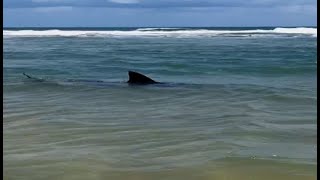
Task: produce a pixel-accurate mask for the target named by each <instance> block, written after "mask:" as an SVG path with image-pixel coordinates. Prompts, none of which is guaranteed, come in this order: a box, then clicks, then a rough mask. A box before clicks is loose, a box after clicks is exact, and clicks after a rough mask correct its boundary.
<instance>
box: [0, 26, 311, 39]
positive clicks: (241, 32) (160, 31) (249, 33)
mask: <svg viewBox="0 0 320 180" xmlns="http://www.w3.org/2000/svg"><path fill="white" fill-rule="evenodd" d="M299 35H300V36H301V35H302V36H310V37H317V28H310V27H295V28H282V27H276V28H274V29H263V28H261V29H236V30H234V29H230V30H229V29H212V28H208V29H206V28H204V29H200V28H199V29H195V28H137V29H133V30H74V29H73V30H69V29H49V30H48V29H47V30H39V29H29V30H25V29H24V30H21V29H15V30H12V29H10V30H3V37H50V36H62V37H99V36H102V37H108V36H111V37H121V36H151V37H163V36H165V37H167V36H168V37H199V36H200V37H202V36H205V37H216V36H227V37H228V36H231V37H233V36H237V37H265V36H268V37H269V36H289V37H295V36H299Z"/></svg>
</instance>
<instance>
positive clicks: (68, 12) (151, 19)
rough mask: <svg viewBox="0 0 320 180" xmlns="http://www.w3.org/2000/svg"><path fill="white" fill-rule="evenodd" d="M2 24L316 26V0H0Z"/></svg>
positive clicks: (57, 25) (77, 25) (56, 25)
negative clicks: (1, 2)
mask: <svg viewBox="0 0 320 180" xmlns="http://www.w3.org/2000/svg"><path fill="white" fill-rule="evenodd" d="M3 4H4V13H3V14H4V27H22V26H23V27H26V26H29V27H30V26H31V27H38V26H39V27H44V26H46V27H64V26H66V27H79V26H80V27H123V26H124V27H135V26H140V27H141V26H143V27H178V26H180V27H181V26H316V21H317V6H316V4H317V1H316V0H4V1H3Z"/></svg>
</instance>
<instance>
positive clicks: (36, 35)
mask: <svg viewBox="0 0 320 180" xmlns="http://www.w3.org/2000/svg"><path fill="white" fill-rule="evenodd" d="M3 38H4V40H3V71H4V72H3V76H4V77H3V89H4V92H3V98H4V99H3V106H4V107H3V141H4V142H3V165H4V168H3V172H4V175H3V177H4V179H6V180H11V179H14V180H28V179H30V180H43V179H47V180H56V179H59V180H89V179H90V180H91V179H94V180H95V179H101V180H105V179H110V180H113V179H134V180H135V179H136V180H144V179H166V180H169V179H174V180H179V179H181V180H185V179H186V180H188V179H190V180H191V179H195V180H201V179H213V180H227V179H232V180H233V179H236V180H255V179H257V180H270V179H272V180H296V179H297V180H298V179H299V180H300V179H301V180H309V179H316V177H317V172H316V167H317V155H316V150H317V131H316V130H317V127H316V125H317V93H316V91H317V76H316V74H317V57H316V55H317V50H316V48H317V28H316V27H251V28H228V27H221V28H55V27H53V28H42V29H41V28H20V29H19V28H6V29H4V30H3ZM129 70H132V71H137V72H140V73H143V74H145V75H147V76H149V77H151V78H153V79H154V80H156V81H159V82H164V84H159V85H146V86H139V85H128V84H127V83H126V81H127V80H128V74H127V72H128V71H129ZM22 73H26V74H28V75H30V76H32V77H35V78H39V79H42V81H38V80H37V79H29V78H27V77H26V76H24V75H23V74H22Z"/></svg>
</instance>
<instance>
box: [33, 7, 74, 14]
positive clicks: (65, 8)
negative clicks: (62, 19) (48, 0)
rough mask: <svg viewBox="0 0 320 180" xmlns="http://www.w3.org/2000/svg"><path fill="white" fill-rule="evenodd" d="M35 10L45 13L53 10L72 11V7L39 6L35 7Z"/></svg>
mask: <svg viewBox="0 0 320 180" xmlns="http://www.w3.org/2000/svg"><path fill="white" fill-rule="evenodd" d="M33 10H34V11H35V12H43V13H52V12H63V11H71V10H72V7H70V6H59V7H37V8H33Z"/></svg>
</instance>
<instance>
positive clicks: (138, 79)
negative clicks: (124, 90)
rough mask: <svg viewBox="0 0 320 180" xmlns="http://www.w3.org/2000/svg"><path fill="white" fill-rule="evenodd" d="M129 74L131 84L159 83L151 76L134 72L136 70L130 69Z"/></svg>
mask: <svg viewBox="0 0 320 180" xmlns="http://www.w3.org/2000/svg"><path fill="white" fill-rule="evenodd" d="M128 75H129V80H128V83H129V84H155V83H158V82H156V81H154V80H152V79H151V78H149V77H147V76H145V75H143V74H140V73H137V72H134V71H128Z"/></svg>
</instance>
